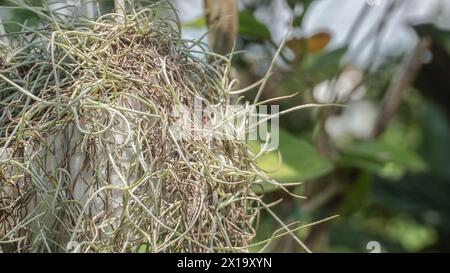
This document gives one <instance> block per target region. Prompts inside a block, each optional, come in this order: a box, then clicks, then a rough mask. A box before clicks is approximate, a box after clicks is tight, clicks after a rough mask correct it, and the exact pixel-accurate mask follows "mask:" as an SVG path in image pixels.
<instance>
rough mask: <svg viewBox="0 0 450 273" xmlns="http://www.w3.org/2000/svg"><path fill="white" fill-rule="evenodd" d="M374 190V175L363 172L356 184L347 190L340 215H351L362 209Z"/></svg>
mask: <svg viewBox="0 0 450 273" xmlns="http://www.w3.org/2000/svg"><path fill="white" fill-rule="evenodd" d="M371 189H372V175H371V174H370V173H369V172H367V171H366V172H361V173H360V174H359V175H358V177H357V178H356V181H355V183H354V184H353V185H352V186H351V187H350V189H349V190H347V193H346V194H345V199H344V201H343V202H342V204H341V206H340V212H339V215H351V214H352V213H354V212H356V211H358V210H360V209H361V207H362V206H363V205H364V202H365V201H366V200H367V199H368V197H369V195H370V193H371Z"/></svg>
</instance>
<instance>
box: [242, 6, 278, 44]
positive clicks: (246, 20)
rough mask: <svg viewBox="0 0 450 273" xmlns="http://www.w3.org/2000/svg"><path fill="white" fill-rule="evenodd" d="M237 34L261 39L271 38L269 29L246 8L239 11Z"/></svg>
mask: <svg viewBox="0 0 450 273" xmlns="http://www.w3.org/2000/svg"><path fill="white" fill-rule="evenodd" d="M239 34H241V35H243V36H249V37H253V38H258V39H263V40H269V39H271V34H270V30H269V29H268V28H267V27H266V25H264V24H263V23H261V22H260V21H258V19H256V18H255V17H254V16H253V14H252V13H251V12H250V11H248V10H244V11H241V12H240V13H239Z"/></svg>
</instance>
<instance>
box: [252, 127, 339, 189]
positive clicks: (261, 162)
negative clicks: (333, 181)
mask: <svg viewBox="0 0 450 273" xmlns="http://www.w3.org/2000/svg"><path fill="white" fill-rule="evenodd" d="M279 143H280V147H279V151H273V152H270V153H267V154H265V155H263V156H261V157H260V158H258V160H257V164H258V166H259V167H260V168H261V169H263V170H265V171H266V172H267V173H268V175H269V176H270V177H271V178H273V179H275V180H277V181H278V182H298V181H304V180H310V179H313V178H317V177H320V176H323V175H325V174H327V173H328V172H330V171H331V170H332V169H333V165H332V163H331V162H330V161H329V160H327V159H326V158H324V157H323V156H321V155H320V154H319V153H318V152H317V150H316V149H315V147H314V146H312V145H311V144H309V143H308V142H306V141H304V140H302V139H300V138H298V137H296V136H293V135H290V134H289V133H287V132H285V131H282V130H280V142H279ZM252 146H253V148H254V150H255V152H258V151H259V149H260V147H259V145H254V144H253V145H252ZM278 152H279V154H280V156H281V164H279V163H280V162H279V161H280V160H279V156H278Z"/></svg>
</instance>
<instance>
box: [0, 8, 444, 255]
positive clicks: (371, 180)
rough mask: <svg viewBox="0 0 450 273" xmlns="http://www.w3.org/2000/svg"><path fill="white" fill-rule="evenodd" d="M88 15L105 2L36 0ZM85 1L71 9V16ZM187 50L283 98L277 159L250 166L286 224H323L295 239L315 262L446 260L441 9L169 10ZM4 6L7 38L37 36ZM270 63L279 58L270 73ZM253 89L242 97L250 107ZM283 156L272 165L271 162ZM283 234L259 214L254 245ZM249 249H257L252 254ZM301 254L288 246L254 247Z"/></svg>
mask: <svg viewBox="0 0 450 273" xmlns="http://www.w3.org/2000/svg"><path fill="white" fill-rule="evenodd" d="M27 2H28V3H30V4H33V5H36V6H39V5H42V4H48V5H49V6H51V7H53V8H54V9H58V8H60V7H65V6H67V5H68V4H69V5H70V7H71V8H70V9H66V10H65V11H64V12H68V13H77V12H79V13H83V14H85V15H87V16H91V17H95V16H96V15H98V14H99V13H106V12H110V11H113V9H114V3H113V1H103V0H99V1H94V2H93V1H81V2H80V1H78V0H68V1H44V3H43V2H42V1H40V0H39V1H38V0H28V1H27ZM80 3H81V4H80ZM172 3H173V5H174V6H175V7H176V8H177V9H178V11H179V15H180V21H181V25H182V36H183V38H185V39H202V40H203V41H204V42H205V43H206V44H208V45H209V46H210V47H211V49H212V50H214V51H216V52H218V53H221V54H229V53H230V52H233V54H232V60H233V71H232V77H234V78H236V79H238V80H239V82H240V87H246V86H250V85H251V84H253V83H255V82H257V81H258V80H260V79H261V78H262V77H264V76H265V75H266V73H267V71H268V69H269V67H271V65H272V66H273V67H272V70H271V78H270V80H269V81H268V82H267V84H266V86H265V88H264V90H263V92H262V95H261V99H262V100H264V99H270V98H276V97H280V96H287V95H291V94H294V93H296V92H298V94H297V95H296V96H294V97H290V98H288V99H284V100H282V101H280V102H279V103H280V108H281V109H280V110H285V109H289V108H290V107H293V106H296V105H301V104H306V103H321V104H332V103H336V104H343V105H346V107H323V108H315V109H309V110H301V111H296V112H291V113H289V114H287V115H284V116H282V117H281V119H280V126H281V131H280V147H279V150H278V151H274V152H273V153H270V154H268V155H265V156H263V157H262V158H260V159H259V165H260V166H261V168H263V169H264V170H266V171H267V172H268V173H269V174H270V176H271V177H273V178H275V179H277V180H278V181H280V182H284V183H289V182H298V181H302V182H303V183H302V184H301V185H300V186H295V187H293V186H289V189H290V190H291V191H292V192H294V193H297V194H301V195H304V196H307V199H298V198H295V197H292V196H291V195H289V194H287V193H285V192H284V191H279V190H276V189H274V188H271V187H269V186H268V187H266V188H265V191H266V197H265V198H266V202H267V203H271V202H276V201H278V200H282V202H281V203H279V204H278V205H277V206H275V207H274V208H273V209H274V211H275V212H276V214H277V215H278V216H279V217H280V218H281V219H282V220H283V221H284V222H285V223H291V222H294V221H298V220H300V221H301V223H302V224H305V225H306V224H308V223H313V222H315V221H319V220H321V219H324V218H326V217H329V216H333V215H339V217H337V218H334V219H332V220H330V221H326V222H322V223H319V224H315V225H311V226H306V227H305V228H302V229H300V230H299V231H298V236H299V238H301V240H302V241H303V242H304V243H305V244H306V245H307V246H308V247H309V248H310V249H311V250H312V251H314V252H371V251H381V252H450V142H449V140H450V123H449V121H450V1H447V0H428V1H420V0H339V1H336V0H335V1H333V0H316V1H312V0H223V1H216V0H173V1H172ZM15 4H16V3H15V2H14V1H3V0H2V1H0V6H1V7H0V18H1V21H2V22H3V23H4V24H3V25H4V29H0V31H3V32H14V31H20V26H19V25H18V24H17V23H14V22H21V23H23V24H26V25H32V24H36V22H37V19H35V18H34V17H33V16H34V14H33V12H30V11H26V10H23V9H18V8H17V6H16V5H15ZM274 56H276V57H277V58H276V59H275V61H274V62H272V61H273V59H274ZM255 95H256V90H255V91H251V92H248V93H247V94H245V97H246V99H247V100H250V101H253V98H254V97H255ZM279 155H281V158H282V160H281V162H280V161H279ZM280 227H281V226H280V225H279V223H278V222H277V221H276V220H275V219H274V217H273V216H271V215H270V214H268V213H263V214H262V216H261V219H259V221H258V235H257V238H255V242H257V241H260V240H264V239H266V238H269V237H271V236H272V233H273V232H274V231H275V230H277V229H279V228H280ZM253 250H254V251H259V250H261V245H258V246H255V247H254V249H253ZM264 251H272V252H301V251H304V250H303V248H302V247H301V246H300V245H299V244H298V243H297V242H296V241H295V240H294V239H293V238H292V237H290V236H282V237H279V238H277V239H275V240H273V241H272V242H271V243H270V244H269V245H267V246H266V248H264Z"/></svg>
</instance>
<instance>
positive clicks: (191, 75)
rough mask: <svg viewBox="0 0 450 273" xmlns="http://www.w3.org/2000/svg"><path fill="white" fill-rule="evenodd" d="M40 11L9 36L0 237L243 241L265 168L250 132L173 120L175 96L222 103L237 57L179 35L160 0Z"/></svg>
mask: <svg viewBox="0 0 450 273" xmlns="http://www.w3.org/2000/svg"><path fill="white" fill-rule="evenodd" d="M35 12H36V13H38V15H39V17H40V18H41V19H42V24H41V25H39V26H38V27H36V29H31V28H28V27H26V26H23V30H22V31H20V32H17V33H10V34H9V35H8V36H7V38H8V45H4V46H3V47H2V52H3V54H2V61H1V73H0V77H1V79H0V90H1V91H0V105H1V107H0V245H1V247H2V250H3V251H8V252H62V251H70V250H76V251H80V252H135V251H149V252H192V251H194V252H214V251H247V250H248V246H249V242H250V240H251V239H252V238H253V237H254V234H255V230H254V227H255V220H257V218H258V214H259V211H260V207H262V205H261V204H262V202H261V196H259V195H257V194H256V193H255V192H254V191H253V190H254V186H255V185H259V184H260V183H262V181H270V179H269V178H267V177H266V176H265V174H264V173H263V172H262V171H260V170H259V169H258V167H257V166H256V164H255V161H254V155H253V154H252V153H251V151H250V149H249V147H248V146H247V145H246V144H245V143H244V142H242V141H239V140H217V139H214V138H213V139H208V138H202V139H195V138H190V137H187V138H183V139H182V140H179V139H177V138H176V137H175V136H174V135H173V134H172V132H171V131H170V128H171V124H172V122H173V119H172V118H171V115H170V113H171V109H172V107H173V105H176V104H182V105H188V106H192V102H193V100H194V99H196V98H197V99H200V100H202V101H204V102H205V103H212V104H220V105H223V106H224V107H223V111H224V112H226V109H225V108H226V105H228V104H230V91H231V89H232V88H233V86H234V84H233V82H232V81H230V79H229V75H228V73H229V68H230V64H229V61H228V60H227V59H226V58H223V57H220V56H217V55H214V54H212V53H208V52H207V51H206V50H203V49H202V48H203V47H202V45H201V44H195V43H193V42H192V41H185V40H182V39H181V38H180V35H179V25H178V23H177V21H176V20H174V19H173V18H174V16H172V15H169V14H168V13H170V12H171V9H167V8H161V6H160V5H159V4H154V5H153V6H149V7H148V6H147V7H145V8H140V9H138V10H137V11H133V12H130V14H128V15H127V16H121V15H119V14H108V15H104V16H102V17H100V18H98V19H97V20H95V21H91V20H88V19H85V18H81V17H80V18H70V20H68V19H67V17H66V18H63V19H64V20H63V19H61V18H60V17H59V16H56V15H55V14H54V13H52V12H50V11H44V10H36V11H35ZM194 46H196V47H195V48H196V49H194ZM199 48H200V49H199ZM224 116H226V115H224ZM192 133H193V132H192ZM274 183H275V182H274ZM288 230H289V229H288Z"/></svg>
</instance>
